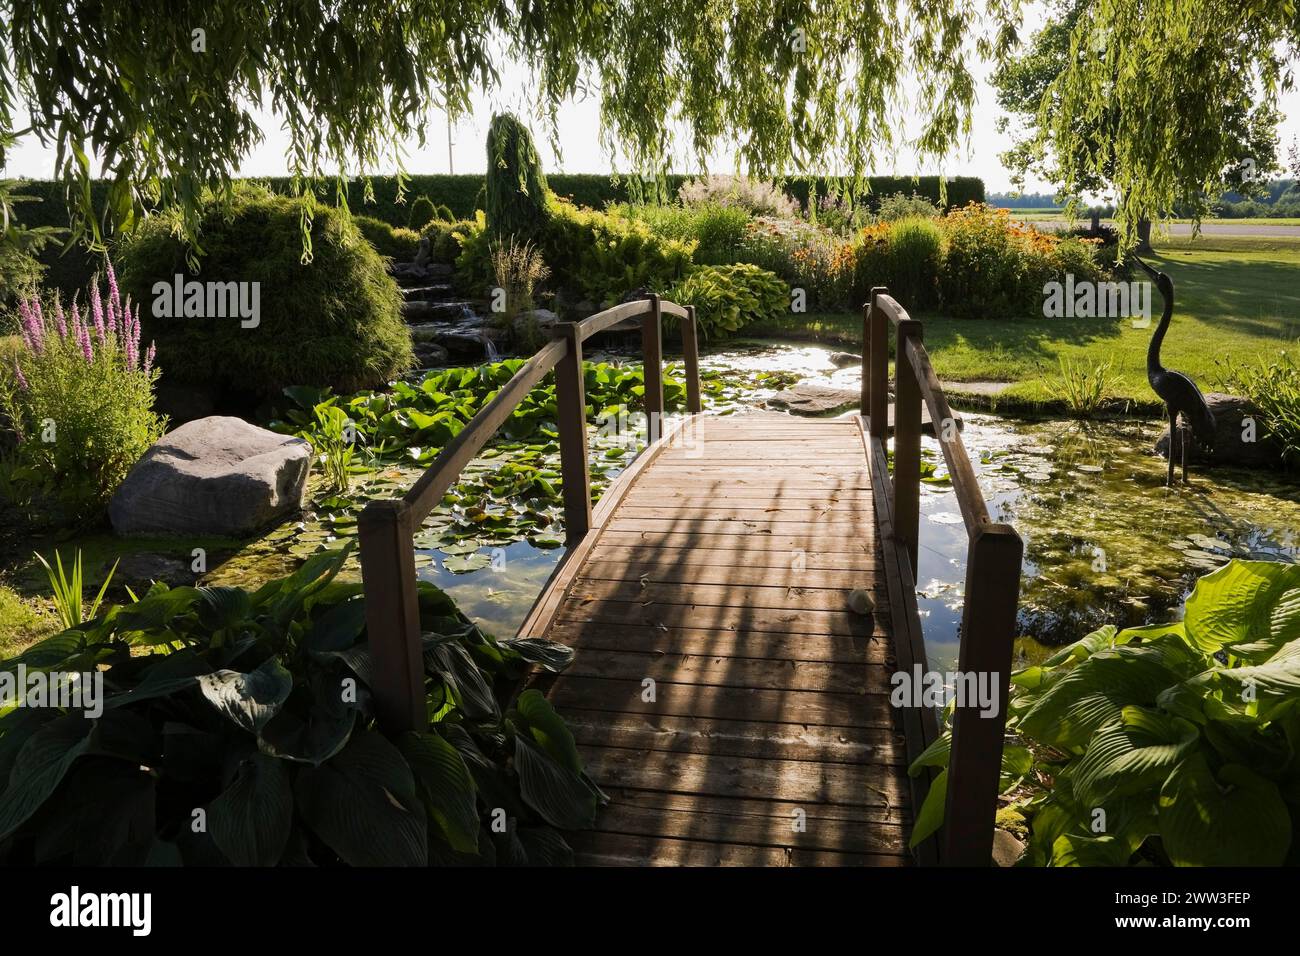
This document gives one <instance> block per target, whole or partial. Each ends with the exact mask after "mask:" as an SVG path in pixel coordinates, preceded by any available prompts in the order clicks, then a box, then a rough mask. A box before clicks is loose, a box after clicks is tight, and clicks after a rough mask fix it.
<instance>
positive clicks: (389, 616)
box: [358, 295, 700, 733]
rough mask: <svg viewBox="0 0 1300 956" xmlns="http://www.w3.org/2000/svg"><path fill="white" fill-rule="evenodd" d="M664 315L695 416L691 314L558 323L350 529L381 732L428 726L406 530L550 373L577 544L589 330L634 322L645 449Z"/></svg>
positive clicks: (656, 400) (652, 436) (624, 308)
mask: <svg viewBox="0 0 1300 956" xmlns="http://www.w3.org/2000/svg"><path fill="white" fill-rule="evenodd" d="M665 314H667V315H672V316H675V317H676V318H678V319H679V320H680V321H681V329H682V351H683V355H684V358H685V365H686V403H687V410H688V411H690V412H698V411H700V368H699V348H698V340H697V336H696V324H695V308H694V307H693V306H686V307H683V306H680V305H677V304H676V303H673V302H664V301H661V300H660V298H659V297H658V296H657V295H651V296H649V297H648V298H645V299H639V300H637V301H634V302H626V303H624V304H622V305H617V306H614V307H613V308H612V309H606V310H605V311H604V312H598V313H597V314H595V315H592V316H589V317H588V318H586V319H583V320H582V321H581V322H561V323H559V324H557V325H556V327H555V331H554V333H553V335H554V337H553V339H552V340H551V341H550V342H549V343H547V344H546V345H544V346H543V347H542V348H541V349H540V350H539V351H538V352H537V354H535V355H534V356H533V357H532V358H530V359H529V360H528V361H527V362H525V363H524V365H523V366H522V367H521V368H520V369H519V370H518V371H517V372H515V374H514V376H513V377H511V379H510V381H509V382H507V383H506V384H505V385H504V386H502V387H501V389H500V390H499V391H498V392H497V394H496V395H495V397H493V398H492V400H491V401H489V402H488V403H487V404H486V405H484V406H483V407H482V408H481V409H480V410H479V412H478V414H477V415H475V416H474V417H473V418H472V419H470V421H469V422H468V423H467V424H466V425H465V427H464V428H463V429H461V431H460V433H459V434H457V435H456V437H455V438H453V439H452V440H451V441H450V442H449V443H448V444H447V446H446V447H445V448H443V450H442V452H441V453H440V454H439V455H438V457H437V458H435V459H434V460H433V462H432V463H431V464H430V465H429V468H428V470H427V471H425V472H424V474H423V475H421V476H420V478H419V480H417V481H416V483H415V484H414V485H412V486H411V488H410V490H409V491H407V492H406V494H405V495H403V496H402V497H401V498H395V499H384V500H375V501H371V502H370V503H368V504H367V505H366V507H365V509H364V510H363V511H362V512H361V517H360V519H359V521H358V532H359V535H360V540H361V576H362V581H363V583H364V586H365V592H366V633H367V639H368V641H369V647H370V656H371V659H372V662H373V668H374V675H373V681H372V685H371V691H372V693H373V694H374V700H375V711H376V716H377V717H378V719H379V721H380V724H381V725H382V726H383V727H384V728H385V730H388V731H389V732H393V733H398V732H401V731H404V730H417V729H419V730H422V729H424V727H425V726H426V724H427V722H428V721H427V715H426V712H425V695H424V663H423V655H424V652H423V646H422V643H421V638H420V609H419V603H418V599H417V591H416V575H415V547H414V544H413V542H412V537H413V536H414V534H415V532H416V531H417V530H418V529H419V527H420V525H421V524H422V523H423V521H424V519H425V518H427V517H428V516H429V514H430V513H431V512H432V511H433V509H434V508H436V507H437V506H438V504H439V503H440V502H441V501H442V498H443V495H445V494H446V492H447V489H449V488H450V487H451V486H452V485H453V484H455V483H456V480H457V479H458V478H459V477H460V473H461V471H463V470H464V468H465V466H466V465H468V464H469V463H470V461H472V460H473V459H474V457H475V456H476V455H477V454H478V453H479V452H480V451H482V449H483V447H484V445H486V444H487V443H488V441H490V440H491V439H492V437H493V436H494V435H495V434H496V432H497V430H498V429H499V428H500V427H501V426H502V425H503V424H505V422H506V420H507V419H508V418H510V416H511V415H512V414H513V413H514V410H515V409H516V408H517V407H518V406H519V403H520V402H522V401H523V400H524V398H525V396H527V395H528V393H529V392H530V391H532V389H533V388H534V387H535V386H536V385H538V384H539V383H540V382H541V381H542V379H543V378H545V377H546V375H547V374H548V373H549V372H550V371H551V370H552V369H554V370H555V392H556V419H557V421H556V425H557V431H558V433H559V442H560V473H561V476H562V485H563V494H564V525H565V536H566V543H568V544H569V545H573V544H575V543H576V542H578V541H580V540H581V539H582V538H583V537H584V536H585V535H586V534H587V531H588V530H589V529H590V527H591V479H590V473H589V471H588V463H587V416H586V395H585V391H584V385H583V370H582V344H583V342H585V341H586V340H587V339H588V338H590V337H591V336H593V335H595V334H596V333H597V332H603V331H605V330H606V329H608V328H610V327H611V326H614V325H617V324H618V323H620V322H624V321H627V320H629V319H638V318H639V319H640V322H641V351H642V355H643V360H644V366H645V411H646V418H647V421H648V422H649V441H650V443H651V444H653V443H654V442H655V441H656V440H657V439H658V437H659V436H660V434H661V428H662V421H663V413H664V392H663V316H664V315H665Z"/></svg>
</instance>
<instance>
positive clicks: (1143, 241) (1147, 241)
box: [1135, 218, 1155, 253]
mask: <svg viewBox="0 0 1300 956" xmlns="http://www.w3.org/2000/svg"><path fill="white" fill-rule="evenodd" d="M1135 251H1137V252H1141V253H1148V252H1154V251H1155V250H1154V249H1152V248H1151V220H1150V219H1145V218H1143V219H1139V220H1138V244H1137V249H1136V250H1135Z"/></svg>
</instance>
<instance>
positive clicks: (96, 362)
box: [0, 263, 166, 523]
mask: <svg viewBox="0 0 1300 956" xmlns="http://www.w3.org/2000/svg"><path fill="white" fill-rule="evenodd" d="M18 312H19V318H20V323H21V335H22V343H21V346H20V347H19V349H18V352H17V358H16V359H15V360H14V366H13V368H12V369H11V370H9V371H11V372H12V374H13V386H12V387H11V388H7V389H5V390H3V392H2V393H0V414H3V417H4V418H5V419H6V421H7V424H8V427H9V428H10V429H11V430H12V431H13V432H14V435H15V437H16V438H17V442H18V445H17V450H16V459H17V460H16V463H15V467H14V468H13V474H15V475H17V476H18V479H19V480H20V481H21V482H22V483H24V484H25V485H26V486H28V490H29V491H30V492H31V493H32V495H33V496H34V497H35V498H37V499H43V500H45V501H47V502H48V503H49V504H50V506H51V509H52V510H51V512H50V514H51V517H55V518H61V519H62V520H65V521H71V522H78V523H79V522H89V521H94V520H95V519H97V518H99V517H101V516H102V515H103V511H104V508H105V507H106V506H107V504H108V499H109V498H110V497H112V494H113V492H114V491H115V490H116V489H117V486H118V485H119V484H121V482H122V479H123V478H125V477H126V473H127V471H128V470H129V469H130V468H131V466H132V465H134V464H135V463H136V461H137V460H138V459H139V458H140V456H141V455H143V454H144V452H145V450H146V449H147V448H148V447H149V446H150V445H151V444H153V442H155V441H156V440H157V439H158V438H159V436H161V435H162V433H163V431H164V426H165V424H166V423H165V421H164V419H162V418H161V417H159V416H158V415H156V414H154V411H153V387H154V383H155V382H156V381H157V380H158V375H159V372H158V369H157V367H156V366H155V365H154V347H153V344H152V343H151V344H150V345H149V347H148V348H147V349H145V350H142V349H141V342H140V309H139V306H134V307H133V306H132V304H131V300H130V298H129V297H128V298H126V299H125V300H124V299H123V298H122V294H121V291H120V290H119V288H118V285H117V276H116V275H115V274H114V272H113V267H112V264H111V263H110V264H109V266H108V293H107V295H106V296H105V295H103V294H102V293H101V292H100V289H99V284H98V281H94V282H92V283H91V286H90V291H89V296H88V301H87V304H86V306H85V307H84V308H83V306H82V304H81V303H80V302H78V301H77V300H76V299H74V300H73V302H72V307H71V309H64V307H63V303H62V302H61V301H60V299H59V298H58V297H57V296H56V297H55V298H54V299H53V300H52V303H50V302H47V303H42V302H41V300H40V299H39V298H30V299H26V300H24V301H23V302H21V303H20V304H19V307H18Z"/></svg>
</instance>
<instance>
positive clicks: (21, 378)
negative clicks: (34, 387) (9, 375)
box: [14, 362, 28, 392]
mask: <svg viewBox="0 0 1300 956" xmlns="http://www.w3.org/2000/svg"><path fill="white" fill-rule="evenodd" d="M14 375H15V376H16V377H17V379H18V387H19V388H21V389H22V390H23V391H24V392H25V391H27V388H28V386H27V377H26V376H25V375H23V368H22V366H21V365H19V364H18V363H17V362H14Z"/></svg>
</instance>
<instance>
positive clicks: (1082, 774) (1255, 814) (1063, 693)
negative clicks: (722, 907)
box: [912, 560, 1300, 866]
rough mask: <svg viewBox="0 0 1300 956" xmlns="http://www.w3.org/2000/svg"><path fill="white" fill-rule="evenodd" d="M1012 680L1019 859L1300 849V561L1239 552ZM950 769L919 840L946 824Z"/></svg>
mask: <svg viewBox="0 0 1300 956" xmlns="http://www.w3.org/2000/svg"><path fill="white" fill-rule="evenodd" d="M1012 685H1013V694H1012V698H1011V700H1010V702H1009V717H1008V731H1009V732H1010V734H1012V735H1013V736H1012V738H1011V739H1010V740H1009V741H1008V744H1007V746H1006V748H1005V750H1004V755H1003V768H1002V769H1003V777H1002V789H1003V791H1004V793H1006V794H1007V795H1008V796H1009V797H1010V798H1011V799H1012V800H1013V802H1014V804H1015V805H1016V806H1017V807H1018V809H1019V810H1020V811H1021V812H1022V813H1023V814H1025V815H1026V816H1027V817H1028V818H1029V842H1028V848H1027V850H1026V852H1025V855H1024V857H1023V858H1022V861H1021V862H1022V864H1023V865H1048V866H1081V865H1082V866H1093V865H1106V866H1123V865H1134V864H1157V865H1170V864H1172V865H1175V866H1232V865H1256V866H1260V865H1263V866H1274V865H1280V864H1294V863H1296V862H1300V853H1298V852H1297V850H1296V847H1295V840H1294V834H1295V831H1296V828H1297V823H1298V818H1300V709H1298V707H1297V705H1300V566H1297V565H1293V564H1283V563H1278V562H1269V561H1242V560H1234V561H1231V562H1229V563H1228V564H1227V565H1225V566H1224V567H1222V568H1220V569H1219V570H1217V571H1214V572H1213V573H1211V574H1207V575H1206V576H1205V577H1203V578H1201V579H1200V580H1199V581H1198V582H1197V584H1196V587H1195V589H1194V590H1193V591H1192V594H1191V596H1190V597H1189V598H1188V600H1187V603H1186V607H1185V608H1184V614H1183V619H1182V620H1180V621H1178V622H1176V623H1173V624H1160V625H1150V626H1146V627H1134V628H1126V629H1124V630H1117V629H1116V628H1115V627H1114V626H1109V625H1108V626H1106V627H1103V628H1101V629H1100V630H1097V631H1094V632H1093V633H1091V634H1089V635H1087V636H1086V637H1084V638H1083V639H1082V640H1080V641H1078V642H1076V643H1074V644H1072V645H1070V646H1068V647H1065V648H1063V649H1062V650H1060V651H1059V652H1058V653H1056V654H1054V655H1053V656H1051V657H1050V658H1048V659H1047V660H1046V661H1044V662H1043V663H1042V664H1039V665H1035V666H1032V667H1029V668H1026V669H1024V670H1022V671H1019V672H1017V673H1015V674H1014V675H1013V676H1012ZM949 743H950V739H949V737H948V735H947V734H945V735H944V736H943V737H942V738H941V739H940V740H939V741H938V742H936V744H935V745H934V746H932V747H931V748H930V749H929V750H928V751H927V752H926V753H924V754H922V755H921V756H920V757H919V758H918V759H917V761H916V762H915V763H914V764H913V767H912V771H913V772H914V773H915V772H919V771H920V769H921V768H922V767H924V766H944V765H946V763H947V753H948V747H949ZM945 776H946V774H945V773H941V774H940V775H939V779H938V780H937V781H936V784H935V785H934V786H932V788H931V795H930V797H929V798H928V799H927V800H926V803H925V805H924V806H923V808H922V810H921V812H920V813H919V814H918V819H917V825H916V829H915V832H914V836H913V842H919V840H920V839H922V838H924V837H925V836H926V835H928V833H930V832H933V831H934V829H936V828H937V827H938V826H939V825H940V823H941V822H942V821H941V818H942V805H943V798H944V790H945V789H946V787H945V784H946V779H945Z"/></svg>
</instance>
